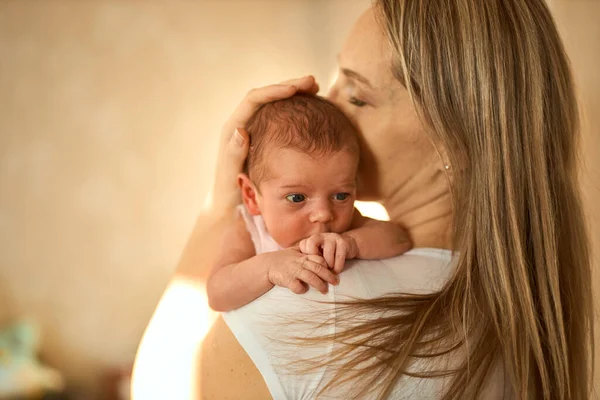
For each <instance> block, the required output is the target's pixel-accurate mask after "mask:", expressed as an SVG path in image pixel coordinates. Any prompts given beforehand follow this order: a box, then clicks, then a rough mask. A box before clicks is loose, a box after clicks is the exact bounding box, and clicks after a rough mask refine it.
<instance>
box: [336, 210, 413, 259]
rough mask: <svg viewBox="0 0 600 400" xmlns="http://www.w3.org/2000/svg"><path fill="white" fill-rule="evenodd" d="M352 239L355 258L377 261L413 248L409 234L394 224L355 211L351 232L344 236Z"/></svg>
mask: <svg viewBox="0 0 600 400" xmlns="http://www.w3.org/2000/svg"><path fill="white" fill-rule="evenodd" d="M344 235H345V236H347V237H350V238H351V240H353V241H354V242H355V244H356V250H357V251H356V254H355V255H354V257H355V258H361V259H363V260H377V259H382V258H389V257H394V256H397V255H400V254H402V253H405V252H407V251H408V250H410V248H411V247H412V243H411V241H410V238H409V237H408V234H407V233H406V231H405V230H404V229H402V228H401V227H400V226H398V225H397V224H395V223H393V222H389V221H378V220H375V219H371V218H367V217H363V216H362V215H361V213H360V212H359V211H358V210H356V209H355V210H354V217H353V219H352V225H351V227H350V230H349V231H347V232H346V233H344V234H342V236H344Z"/></svg>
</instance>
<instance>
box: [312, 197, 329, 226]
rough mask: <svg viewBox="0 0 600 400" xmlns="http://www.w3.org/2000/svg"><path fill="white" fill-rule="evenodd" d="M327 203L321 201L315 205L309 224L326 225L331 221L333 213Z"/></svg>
mask: <svg viewBox="0 0 600 400" xmlns="http://www.w3.org/2000/svg"><path fill="white" fill-rule="evenodd" d="M328 203H329V202H324V201H322V202H320V203H319V204H316V205H315V208H314V209H313V210H312V212H311V214H310V222H312V223H313V224H316V223H320V224H327V223H328V222H330V221H332V220H333V211H332V210H331V206H330V205H329V204H328Z"/></svg>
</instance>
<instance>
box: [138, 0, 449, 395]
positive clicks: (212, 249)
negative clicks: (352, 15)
mask: <svg viewBox="0 0 600 400" xmlns="http://www.w3.org/2000/svg"><path fill="white" fill-rule="evenodd" d="M390 56H391V50H390V48H389V46H388V44H387V42H386V40H385V38H384V36H383V33H382V31H381V28H380V27H379V26H378V24H377V22H376V20H375V17H374V13H373V11H372V10H367V11H366V12H365V14H364V15H363V16H362V17H361V18H360V19H359V20H358V21H357V23H356V24H355V26H354V28H353V30H352V32H351V33H350V35H349V37H348V39H347V42H346V44H345V45H344V48H343V49H342V51H341V53H340V58H339V61H340V75H339V79H338V81H337V82H336V83H335V85H334V87H333V88H332V90H331V92H330V100H331V101H333V102H334V103H335V104H336V105H337V106H338V107H340V108H341V109H342V110H343V111H344V112H345V113H346V114H347V115H348V117H350V118H351V120H352V121H353V122H354V123H355V125H356V126H357V127H358V129H359V133H360V134H361V147H362V148H361V157H362V163H361V165H360V167H359V176H360V181H359V198H363V199H377V200H380V201H381V202H382V204H383V205H384V206H385V207H386V209H387V211H388V214H389V215H390V218H391V220H392V221H393V222H396V223H397V224H399V225H401V226H403V227H404V228H405V229H406V230H407V231H408V235H409V237H410V239H411V240H412V242H413V244H414V246H415V247H438V248H450V245H451V244H450V232H451V221H452V216H451V215H452V203H451V197H450V190H449V184H448V183H449V180H450V179H451V175H450V176H449V175H448V174H446V170H445V169H444V163H443V162H442V159H441V157H440V154H441V155H443V154H444V151H443V149H439V148H438V149H436V148H435V147H434V146H433V144H432V142H431V140H430V139H429V137H428V136H427V132H426V129H425V128H424V126H423V124H421V122H420V121H419V118H418V116H417V113H416V111H415V110H414V108H413V106H412V105H411V102H410V98H409V96H408V93H407V91H406V90H405V89H404V88H403V87H402V86H401V85H400V83H398V82H397V81H396V80H394V77H393V76H392V73H391V62H390ZM349 71H353V72H354V73H353V72H349ZM356 73H358V74H360V75H361V76H363V77H365V78H367V79H368V80H369V82H370V86H371V87H369V86H368V85H365V84H362V83H359V79H357V78H356ZM297 91H303V92H308V93H313V94H314V93H316V92H317V91H318V85H317V84H316V83H315V82H314V79H313V78H312V77H305V78H301V79H297V80H293V81H290V82H288V83H287V84H280V85H272V86H269V87H264V88H259V89H254V90H253V91H251V92H249V93H248V95H247V96H246V98H245V99H244V100H243V101H242V103H240V105H239V107H238V108H237V109H236V110H235V111H234V113H233V115H232V117H231V118H230V120H229V121H228V122H227V123H226V124H225V126H224V128H223V133H222V139H221V150H220V154H219V164H218V168H217V177H216V180H215V187H214V190H213V202H212V205H211V206H209V207H208V208H207V209H206V210H205V213H204V214H203V215H204V217H202V216H201V217H200V218H199V220H198V222H197V224H196V226H195V228H194V231H193V232H192V234H191V237H190V239H189V242H188V246H187V247H186V249H185V250H184V253H183V255H182V258H181V260H180V263H179V265H178V268H177V273H176V276H175V278H174V279H173V280H172V281H171V283H170V284H169V286H168V287H167V290H166V291H165V294H164V295H163V298H162V299H161V303H160V304H159V306H158V307H157V311H156V312H155V314H154V316H153V319H152V321H151V322H150V324H149V326H148V328H147V330H146V333H145V335H144V338H143V340H142V344H141V346H140V350H139V351H138V356H137V358H136V366H135V368H134V376H133V393H134V399H138V398H139V399H142V398H144V396H143V394H144V391H143V390H141V389H146V390H148V388H149V390H150V393H153V394H154V395H156V393H163V392H164V394H165V396H166V397H164V398H167V397H168V396H169V393H172V392H173V391H176V390H178V389H180V388H181V387H187V386H190V387H191V389H190V390H191V392H192V395H191V396H190V397H189V398H202V399H209V400H212V399H226V398H231V399H237V398H257V399H267V398H270V395H269V392H268V389H267V387H266V385H265V384H264V381H263V380H262V377H261V376H260V374H259V373H258V371H257V370H256V367H255V366H254V364H253V362H252V360H250V358H249V357H248V356H247V354H246V353H245V352H244V350H243V349H242V348H241V347H240V345H239V344H238V342H237V341H236V340H235V338H234V337H233V335H232V333H231V332H230V331H229V329H228V327H227V326H226V325H225V324H224V323H223V322H222V319H221V318H220V317H218V318H217V319H216V322H215V323H214V324H213V325H212V328H211V330H210V332H209V333H208V336H207V337H205V338H204V340H203V341H202V342H200V341H199V340H193V339H192V340H190V341H189V342H184V341H183V340H182V335H181V332H182V331H185V332H188V334H189V335H188V336H191V337H192V338H193V337H194V332H196V331H192V330H191V329H192V328H191V326H190V324H191V323H192V322H189V321H194V320H196V319H197V316H198V309H197V307H200V305H198V304H199V303H193V304H191V303H189V302H187V303H185V304H184V305H176V306H172V308H169V305H170V304H171V298H172V297H173V295H172V293H174V290H173V289H174V288H175V287H176V286H177V285H179V284H180V283H181V282H185V283H186V284H188V285H190V286H192V287H193V288H194V289H195V290H196V291H197V292H198V293H199V294H201V295H205V293H206V281H207V278H208V276H209V274H210V266H211V265H214V262H215V259H216V257H217V254H216V251H217V250H216V249H218V248H219V245H220V242H219V238H222V235H224V231H225V229H226V227H227V226H231V225H232V221H231V219H230V218H229V217H228V216H229V215H232V211H233V209H234V207H235V205H236V204H239V201H240V199H239V194H238V193H239V192H238V190H237V187H236V180H237V177H238V175H239V173H240V172H241V171H242V166H243V163H244V159H245V156H246V154H247V151H248V138H247V135H246V134H245V132H244V130H243V129H238V131H237V132H238V133H237V134H236V133H234V132H236V128H239V127H243V126H245V124H246V122H247V121H248V120H249V118H250V117H251V116H252V114H253V113H254V112H255V111H256V110H257V109H258V108H259V107H260V106H261V105H262V104H264V103H267V102H269V101H273V100H277V99H282V98H287V97H289V96H291V95H293V94H294V93H296V92H297ZM363 102H365V103H363ZM359 105H360V106H359ZM173 303H174V302H173ZM174 304H175V303H174ZM186 316H187V317H186ZM175 317H177V318H178V319H175ZM184 317H186V318H184ZM181 321H187V322H185V323H183V322H181ZM190 332H192V333H191V334H190ZM197 332H198V337H202V332H201V331H200V330H199V329H198V330H197ZM166 338H171V339H170V340H168V339H166ZM166 340H168V341H169V343H170V344H169V346H171V347H169V346H166V344H165V341H166ZM172 346H177V350H178V351H173V348H172ZM215 349H219V350H218V353H217V351H216V350H215ZM153 352H154V353H153ZM156 352H158V353H159V356H160V358H159V356H157V355H156V354H155V353H156ZM179 354H196V355H197V356H196V360H195V361H196V362H195V363H193V364H192V365H191V366H190V369H191V371H192V373H191V376H195V377H197V379H193V378H192V381H191V382H190V381H189V379H188V378H186V376H184V375H182V374H180V373H177V372H175V371H174V370H173V368H171V367H169V366H170V365H180V364H181V361H180V359H179V358H178V357H179V356H178V355H179ZM153 376H160V377H161V379H160V382H157V381H156V380H153V379H152V377H153ZM153 385H154V386H153ZM137 393H139V395H137ZM145 398H147V397H145ZM154 398H161V397H160V396H159V397H154Z"/></svg>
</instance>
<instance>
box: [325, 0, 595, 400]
mask: <svg viewBox="0 0 600 400" xmlns="http://www.w3.org/2000/svg"><path fill="white" fill-rule="evenodd" d="M375 9H376V12H377V13H378V14H379V18H380V22H381V24H382V27H383V28H384V30H385V32H386V33H387V36H388V38H389V41H390V43H391V45H392V46H393V49H394V58H393V65H392V66H391V67H392V68H393V71H394V73H395V75H396V77H397V78H398V79H399V80H400V81H401V82H402V83H403V84H404V85H405V86H406V88H407V89H408V91H409V92H410V94H411V96H412V98H413V101H414V103H415V105H416V106H417V108H418V110H419V112H420V114H421V116H422V118H423V119H424V120H425V122H426V123H427V125H428V126H429V127H431V130H432V135H433V137H432V139H433V140H434V142H436V143H440V144H441V145H442V146H443V148H444V149H445V153H447V156H448V158H449V160H448V161H449V162H450V164H451V165H453V166H454V167H456V168H455V170H454V177H453V183H454V188H453V197H454V199H453V201H454V203H455V204H454V210H455V215H454V227H455V228H454V236H453V240H454V249H455V250H457V267H456V272H455V274H454V276H453V277H452V278H451V280H450V281H449V282H448V283H447V285H446V286H445V287H444V288H443V290H441V291H440V292H439V293H435V294H431V295H419V296H415V295H406V294H397V295H392V296H389V297H386V298H380V299H374V300H365V301H362V300H361V301H352V302H348V303H344V304H339V305H338V306H339V309H338V317H337V318H338V321H337V323H338V324H340V323H342V324H343V322H344V321H347V320H350V319H352V318H355V316H356V315H359V314H360V313H369V314H371V313H382V315H383V317H382V318H380V319H377V320H375V321H373V320H370V321H369V322H366V323H364V324H362V325H359V326H354V325H353V324H349V326H351V328H348V329H346V330H342V331H341V332H339V333H336V334H335V335H334V336H333V337H329V338H327V339H328V340H330V339H334V340H336V341H338V342H340V343H343V344H344V345H343V346H341V347H339V349H338V350H336V351H334V353H333V355H332V356H331V358H330V359H329V361H328V362H335V361H336V360H337V361H340V362H341V361H342V360H344V364H345V366H344V367H341V368H340V369H339V371H338V372H337V376H336V377H335V378H333V380H332V381H331V382H330V383H329V384H328V385H327V386H326V387H325V388H324V389H323V391H326V390H327V389H328V388H330V387H331V386H335V385H338V384H341V383H343V382H346V381H348V380H351V379H357V380H360V382H361V383H362V384H361V385H359V387H358V388H357V390H356V393H355V396H356V397H357V398H363V397H364V396H366V394H367V393H371V391H372V390H373V388H377V392H378V393H379V397H380V398H385V397H387V396H389V394H390V393H391V392H392V389H393V387H394V385H395V384H396V382H397V381H398V379H399V378H400V377H401V376H402V375H403V374H408V375H415V374H416V373H415V372H414V371H412V370H411V368H410V367H411V365H412V364H413V363H414V362H415V361H419V360H430V359H432V358H433V359H435V358H439V357H442V356H444V355H448V354H460V355H461V358H460V360H461V362H460V363H459V364H458V365H453V366H448V367H447V368H446V369H444V368H437V369H436V370H428V371H424V372H420V373H419V374H418V375H419V376H426V377H437V376H446V377H449V378H450V385H449V386H448V387H447V388H446V391H445V393H444V398H447V399H467V398H468V399H470V398H475V397H477V396H478V395H480V394H481V390H482V387H483V384H484V382H485V380H486V378H487V377H489V374H491V370H492V369H493V366H494V363H496V362H500V363H502V365H503V367H504V372H505V375H506V378H507V380H508V383H509V385H510V386H512V392H513V393H514V395H516V396H517V398H521V399H525V398H530V399H538V398H539V399H551V398H552V399H586V398H588V397H589V393H590V386H591V385H590V383H591V379H590V375H591V369H592V361H593V360H592V356H591V354H592V353H593V306H592V290H591V271H590V256H589V250H588V238H587V234H586V228H585V221H584V217H583V212H582V207H581V202H580V196H579V187H578V183H577V162H578V158H577V149H578V138H579V121H578V110H577V104H576V99H575V94H574V87H573V80H572V76H571V73H570V67H569V63H568V60H567V57H566V55H565V51H564V49H563V46H562V43H561V40H560V38H559V35H558V33H557V30H556V27H555V24H554V22H553V19H552V17H551V15H550V12H549V10H548V8H547V6H546V4H545V3H544V1H543V0H378V1H376V5H375ZM322 339H325V338H322Z"/></svg>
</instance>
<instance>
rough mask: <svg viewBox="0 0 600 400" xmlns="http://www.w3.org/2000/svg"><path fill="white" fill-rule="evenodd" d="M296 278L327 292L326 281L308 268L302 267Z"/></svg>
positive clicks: (322, 291)
mask: <svg viewBox="0 0 600 400" xmlns="http://www.w3.org/2000/svg"><path fill="white" fill-rule="evenodd" d="M298 279H300V280H301V281H302V282H305V283H307V284H308V285H310V286H312V287H314V288H315V289H317V290H318V291H319V292H321V293H323V294H327V289H328V288H327V283H325V282H323V281H322V280H321V279H320V278H319V277H318V276H317V275H315V274H314V273H313V272H311V271H310V270H308V269H303V270H302V271H300V273H299V274H298Z"/></svg>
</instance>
